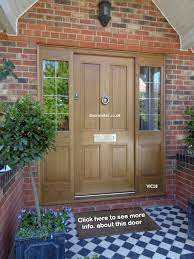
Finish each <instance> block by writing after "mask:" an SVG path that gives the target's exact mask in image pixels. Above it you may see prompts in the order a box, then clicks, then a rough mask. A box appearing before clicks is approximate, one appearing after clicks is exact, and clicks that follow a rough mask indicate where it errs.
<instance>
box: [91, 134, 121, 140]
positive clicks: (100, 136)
mask: <svg viewBox="0 0 194 259" xmlns="http://www.w3.org/2000/svg"><path fill="white" fill-rule="evenodd" d="M116 141H117V135H116V134H94V142H116Z"/></svg>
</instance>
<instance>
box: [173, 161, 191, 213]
mask: <svg viewBox="0 0 194 259" xmlns="http://www.w3.org/2000/svg"><path fill="white" fill-rule="evenodd" d="M193 171H194V165H191V164H187V163H184V162H180V161H178V167H177V170H176V186H177V192H176V205H177V206H179V207H180V208H182V209H187V204H188V199H190V198H191V196H192V195H194V175H193Z"/></svg>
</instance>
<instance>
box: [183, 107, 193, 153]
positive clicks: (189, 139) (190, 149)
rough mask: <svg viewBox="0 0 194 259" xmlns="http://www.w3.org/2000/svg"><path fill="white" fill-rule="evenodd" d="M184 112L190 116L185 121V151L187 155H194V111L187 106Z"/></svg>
mask: <svg viewBox="0 0 194 259" xmlns="http://www.w3.org/2000/svg"><path fill="white" fill-rule="evenodd" d="M185 114H186V115H188V116H190V120H189V121H187V128H188V133H189V134H188V136H187V137H186V139H185V142H186V145H187V152H188V154H189V155H191V156H194V111H193V109H192V108H190V107H189V108H187V109H186V111H185Z"/></svg>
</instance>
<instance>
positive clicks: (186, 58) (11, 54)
mask: <svg viewBox="0 0 194 259" xmlns="http://www.w3.org/2000/svg"><path fill="white" fill-rule="evenodd" d="M111 2H112V20H111V22H110V24H109V25H108V26H107V27H106V28H103V27H102V26H101V25H100V23H99V21H98V19H97V13H98V8H97V3H98V1H97V0H86V1H81V0H72V1H70V0H40V1H39V2H38V3H36V4H35V5H34V6H33V7H32V8H31V9H30V10H28V11H27V13H26V14H24V16H23V17H21V18H20V20H19V24H18V26H19V35H18V36H7V35H5V34H1V36H0V39H1V41H0V58H4V57H5V58H9V59H11V60H12V61H13V62H14V64H15V65H16V74H17V75H18V78H19V79H18V80H16V81H14V82H11V83H9V84H5V86H4V90H3V92H2V91H1V98H3V99H7V100H9V101H14V100H15V99H16V98H18V97H19V96H21V95H23V94H26V93H31V94H33V95H35V96H36V94H37V87H38V85H37V59H38V57H37V54H38V50H37V46H38V45H42V44H45V45H48V44H49V45H54V46H56V45H58V46H64V47H67V46H71V47H83V48H97V49H107V50H108V49H109V50H115V51H117V50H120V51H122V50H124V51H134V52H135V51H138V52H149V53H164V54H165V55H166V66H165V68H166V84H165V96H166V97H165V98H166V139H165V147H166V154H167V155H166V172H165V173H166V196H165V197H156V198H144V199H136V200H130V201H127V202H124V201H123V202H121V201H120V203H121V205H122V206H132V205H134V204H136V205H142V206H144V205H152V204H154V205H156V204H164V203H166V204H170V203H174V201H175V190H176V187H175V185H176V177H175V176H176V173H175V171H174V167H175V155H176V152H177V151H178V150H179V149H180V148H181V146H182V141H181V139H182V138H183V136H184V135H185V120H186V119H187V118H186V117H185V116H184V110H185V107H186V106H187V105H191V104H192V101H193V97H194V90H193V82H194V81H193V80H192V79H193V78H192V77H191V76H192V70H193V68H194V55H193V54H192V53H191V52H185V51H184V52H183V51H180V50H179V47H180V46H179V38H178V35H177V33H176V32H175V31H174V30H173V29H172V28H171V27H170V25H169V24H168V22H167V21H166V20H165V18H164V17H163V16H162V15H161V13H160V12H159V10H158V9H157V8H156V6H155V5H154V4H153V3H152V1H151V0H147V1H145V0H132V1H123V0H120V1H119V0H114V1H111ZM24 182H25V184H24V194H25V206H31V205H33V198H32V193H31V187H30V182H29V179H28V177H27V175H26V177H25V180H24ZM116 203H118V202H115V204H116ZM126 203H128V205H125V204H126ZM123 204H124V205H123ZM99 205H103V202H102V203H99ZM81 206H82V207H85V208H87V207H89V206H91V204H85V205H84V204H82V205H81ZM81 206H80V207H81ZM111 206H112V205H111ZM106 207H107V206H106ZM75 208H76V205H75Z"/></svg>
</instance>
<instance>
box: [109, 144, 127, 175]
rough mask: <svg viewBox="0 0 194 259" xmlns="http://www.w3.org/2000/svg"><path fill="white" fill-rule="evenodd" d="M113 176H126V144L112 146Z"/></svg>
mask: <svg viewBox="0 0 194 259" xmlns="http://www.w3.org/2000/svg"><path fill="white" fill-rule="evenodd" d="M112 161H113V170H112V176H113V177H118V178H121V177H126V176H127V171H128V166H127V145H120V146H113V156H112Z"/></svg>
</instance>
